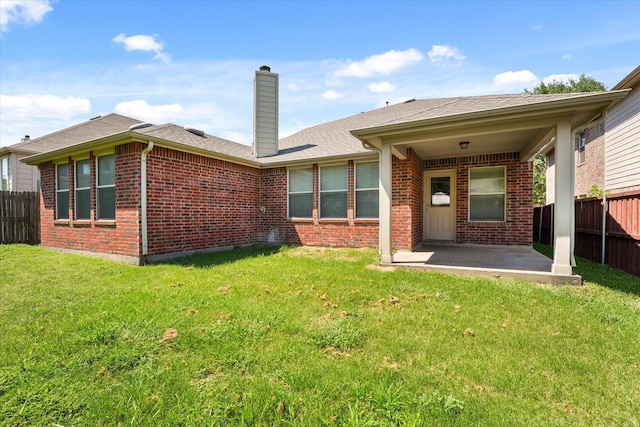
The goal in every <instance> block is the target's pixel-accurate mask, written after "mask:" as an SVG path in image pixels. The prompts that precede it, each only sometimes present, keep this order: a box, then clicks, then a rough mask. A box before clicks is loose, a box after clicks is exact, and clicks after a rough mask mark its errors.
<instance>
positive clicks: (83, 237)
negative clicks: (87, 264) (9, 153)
mask: <svg viewBox="0 0 640 427" xmlns="http://www.w3.org/2000/svg"><path fill="white" fill-rule="evenodd" d="M136 151H137V150H136V147H135V146H133V147H126V149H122V147H116V197H117V198H116V219H115V221H97V220H96V212H95V202H96V192H95V183H96V167H95V166H96V158H95V156H94V155H93V153H91V154H90V164H91V219H90V220H82V221H76V220H74V218H75V192H74V184H75V179H74V172H75V167H74V162H73V160H72V159H69V218H70V219H69V220H56V219H55V215H56V190H55V165H54V164H53V163H51V162H48V163H45V164H42V165H40V176H41V183H42V184H41V204H40V208H41V214H40V219H41V221H40V222H41V243H42V246H45V247H55V248H60V249H66V250H72V251H79V252H94V253H99V254H105V255H114V256H121V257H127V258H131V260H133V259H135V258H138V256H139V254H140V245H139V242H140V235H139V227H138V223H139V215H138V212H139V201H140V196H139V191H140V184H139V170H140V161H139V155H138V154H136ZM136 159H137V161H136ZM136 174H137V176H138V179H137V181H136V179H135V176H136ZM125 177H128V178H129V179H125Z"/></svg>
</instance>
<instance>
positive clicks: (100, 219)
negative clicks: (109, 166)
mask: <svg viewBox="0 0 640 427" xmlns="http://www.w3.org/2000/svg"><path fill="white" fill-rule="evenodd" d="M107 156H113V163H114V168H115V163H116V157H115V154H114V153H105V154H102V155H99V156H96V218H97V220H98V221H115V219H116V218H115V216H116V206H115V205H116V198H115V195H114V199H113V204H114V206H113V212H114V215H113V216H114V217H113V218H101V217H100V190H101V189H104V188H113V189H114V192H115V188H116V178H115V176H114V179H113V184H106V185H101V184H100V161H101V159H102V158H104V157H107ZM114 173H115V171H114Z"/></svg>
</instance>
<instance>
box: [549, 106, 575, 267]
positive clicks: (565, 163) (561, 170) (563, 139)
mask: <svg viewBox="0 0 640 427" xmlns="http://www.w3.org/2000/svg"><path fill="white" fill-rule="evenodd" d="M555 151H556V167H555V170H556V179H555V193H556V194H555V198H556V203H555V209H554V215H553V223H554V227H553V229H554V250H553V264H552V266H551V272H552V273H553V274H566V275H569V274H573V269H572V268H571V258H572V233H573V231H572V225H573V218H572V217H573V212H574V208H573V204H574V200H573V198H574V197H573V174H574V166H573V156H574V152H573V151H574V150H573V141H572V140H571V122H570V120H569V118H563V119H561V120H560V121H559V122H558V123H557V124H556V150H555Z"/></svg>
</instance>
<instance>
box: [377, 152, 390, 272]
mask: <svg viewBox="0 0 640 427" xmlns="http://www.w3.org/2000/svg"><path fill="white" fill-rule="evenodd" d="M379 187H380V192H379V204H380V220H379V226H378V233H379V238H380V255H381V261H382V262H383V263H391V262H393V255H392V253H391V250H392V248H391V145H389V144H382V150H381V151H380V183H379Z"/></svg>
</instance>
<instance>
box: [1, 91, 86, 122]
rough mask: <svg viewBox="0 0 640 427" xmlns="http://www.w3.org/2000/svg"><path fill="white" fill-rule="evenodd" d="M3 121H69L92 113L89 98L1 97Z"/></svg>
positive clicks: (41, 95) (43, 95) (47, 96)
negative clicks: (53, 119) (25, 119)
mask: <svg viewBox="0 0 640 427" xmlns="http://www.w3.org/2000/svg"><path fill="white" fill-rule="evenodd" d="M0 111H1V112H2V117H3V119H5V118H6V119H11V118H13V119H23V118H35V119H38V118H55V119H63V120H68V119H71V118H73V117H76V116H78V115H79V114H83V113H88V112H89V111H91V102H89V100H88V99H87V98H76V97H73V96H68V97H60V96H56V95H46V94H29V95H0Z"/></svg>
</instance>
